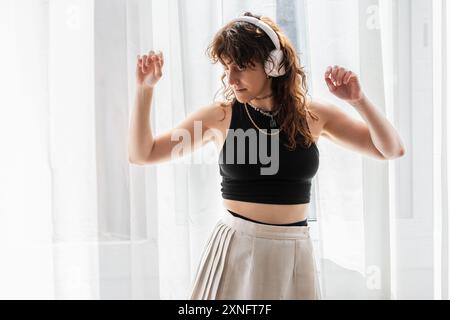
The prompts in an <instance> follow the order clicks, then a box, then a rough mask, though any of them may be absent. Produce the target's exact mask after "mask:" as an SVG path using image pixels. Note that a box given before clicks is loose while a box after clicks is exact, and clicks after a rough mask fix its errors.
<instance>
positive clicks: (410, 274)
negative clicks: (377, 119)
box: [304, 0, 449, 299]
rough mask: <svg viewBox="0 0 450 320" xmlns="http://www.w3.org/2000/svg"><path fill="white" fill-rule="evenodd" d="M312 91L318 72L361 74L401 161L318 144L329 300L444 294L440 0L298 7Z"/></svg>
mask: <svg viewBox="0 0 450 320" xmlns="http://www.w3.org/2000/svg"><path fill="white" fill-rule="evenodd" d="M304 10H305V11H306V12H307V17H308V19H307V21H306V24H307V25H308V30H309V43H308V44H309V48H308V49H309V51H308V53H307V55H308V56H309V58H310V61H311V62H310V70H311V79H310V80H311V83H312V87H313V90H312V92H313V96H316V97H321V98H325V99H327V100H329V101H332V102H334V103H336V104H337V105H338V106H340V107H342V108H343V109H344V110H346V111H347V112H348V113H350V114H353V115H354V116H355V117H356V118H359V114H358V113H357V112H356V111H355V110H354V109H353V108H352V107H351V106H350V105H347V104H345V103H342V102H341V101H339V100H337V99H335V98H334V97H333V96H332V95H331V94H330V93H329V92H328V90H327V88H326V87H325V86H324V85H323V79H322V77H323V72H324V68H325V66H327V65H333V64H338V65H343V66H345V67H348V68H350V69H351V70H354V71H355V72H357V73H358V74H359V75H360V79H361V82H362V84H363V89H364V90H365V92H366V94H367V95H368V97H369V98H370V99H371V100H372V101H373V102H374V103H375V104H376V106H377V107H378V108H379V110H381V111H382V112H383V114H385V115H386V116H387V118H388V119H389V121H390V122H391V123H393V124H394V126H395V127H396V128H397V130H398V131H399V133H400V135H401V137H402V138H403V140H404V142H405V144H406V149H407V154H406V156H405V157H403V158H400V159H397V160H395V161H390V162H380V161H378V160H372V159H368V158H366V157H362V156H359V155H357V154H355V153H352V152H349V151H348V150H346V149H343V148H341V147H340V146H338V145H336V144H332V143H330V142H329V141H327V140H326V139H324V138H321V143H320V146H321V148H320V150H321V151H322V152H321V168H320V171H319V174H318V178H317V179H318V183H317V190H316V191H317V194H318V199H317V201H318V207H319V209H318V212H317V215H318V222H319V227H320V228H319V229H320V235H319V243H320V247H321V250H320V251H319V253H320V254H321V259H320V261H321V269H322V270H321V271H322V272H321V279H322V285H323V290H324V295H325V298H328V299H334V298H336V299H433V298H435V299H448V297H449V295H448V288H449V287H448V281H449V278H448V259H449V255H448V249H449V247H448V177H449V176H448V172H449V170H448V169H449V162H448V156H447V154H448V150H449V148H448V147H449V135H448V131H447V125H448V123H449V116H448V112H447V111H446V109H448V96H447V92H449V91H448V88H449V85H448V75H449V69H448V57H449V52H448V46H447V43H448V34H449V33H448V19H449V8H448V3H446V1H440V0H437V1H408V0H404V1H403V0H394V1H384V0H380V1H378V0H363V1H356V0H355V1H352V0H337V1H336V0H333V1H331V0H319V1H316V0H315V1H306V2H305V6H304Z"/></svg>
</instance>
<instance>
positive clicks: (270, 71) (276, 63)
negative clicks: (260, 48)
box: [264, 49, 286, 77]
mask: <svg viewBox="0 0 450 320" xmlns="http://www.w3.org/2000/svg"><path fill="white" fill-rule="evenodd" d="M271 58H272V59H271ZM283 58H284V55H283V51H281V50H278V49H275V50H272V51H271V52H270V55H269V57H268V58H267V60H266V63H265V64H264V70H265V71H266V74H267V75H268V76H271V77H279V76H282V75H284V74H286V70H285V69H284V66H283V67H281V69H280V70H278V68H279V67H280V65H281V63H282V62H283ZM271 60H273V63H272V61H271Z"/></svg>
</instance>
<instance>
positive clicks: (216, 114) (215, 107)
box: [206, 101, 231, 129]
mask: <svg viewBox="0 0 450 320" xmlns="http://www.w3.org/2000/svg"><path fill="white" fill-rule="evenodd" d="M207 113H208V115H207V117H206V119H208V120H207V127H208V128H209V129H221V128H222V127H223V124H224V123H225V122H226V120H227V119H229V116H230V115H231V102H224V101H215V102H214V103H212V104H211V105H210V106H209V107H208V108H207Z"/></svg>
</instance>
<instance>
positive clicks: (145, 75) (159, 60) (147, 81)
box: [136, 50, 164, 88]
mask: <svg viewBox="0 0 450 320" xmlns="http://www.w3.org/2000/svg"><path fill="white" fill-rule="evenodd" d="M163 65H164V56H163V53H162V52H161V51H159V52H158V53H157V54H156V53H155V51H153V50H151V51H150V52H149V53H148V55H143V56H142V57H141V56H140V55H138V56H137V63H136V84H137V85H138V86H141V87H148V88H154V87H155V85H156V83H157V82H158V81H159V79H161V77H162V67H163Z"/></svg>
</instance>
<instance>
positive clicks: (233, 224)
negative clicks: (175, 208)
mask: <svg viewBox="0 0 450 320" xmlns="http://www.w3.org/2000/svg"><path fill="white" fill-rule="evenodd" d="M309 230H310V227H309V226H274V225H265V224H260V223H256V222H252V221H248V220H245V219H242V218H239V217H235V216H233V215H232V214H231V213H230V212H228V210H227V209H226V208H223V212H222V217H221V219H220V220H219V221H218V223H217V224H216V226H215V227H214V229H213V232H212V234H211V235H210V237H209V240H208V241H207V244H206V247H205V248H204V250H203V253H202V255H201V258H200V263H199V264H198V267H197V271H196V275H195V278H194V281H193V284H192V288H191V292H190V299H191V300H219V299H220V300H223V299H230V300H236V299H237V300H241V299H242V300H244V299H248V300H257V299H271V300H279V299H283V300H299V299H301V300H313V299H321V290H320V283H319V277H318V273H317V265H316V259H315V256H314V252H313V244H312V241H311V238H310V232H309Z"/></svg>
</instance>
